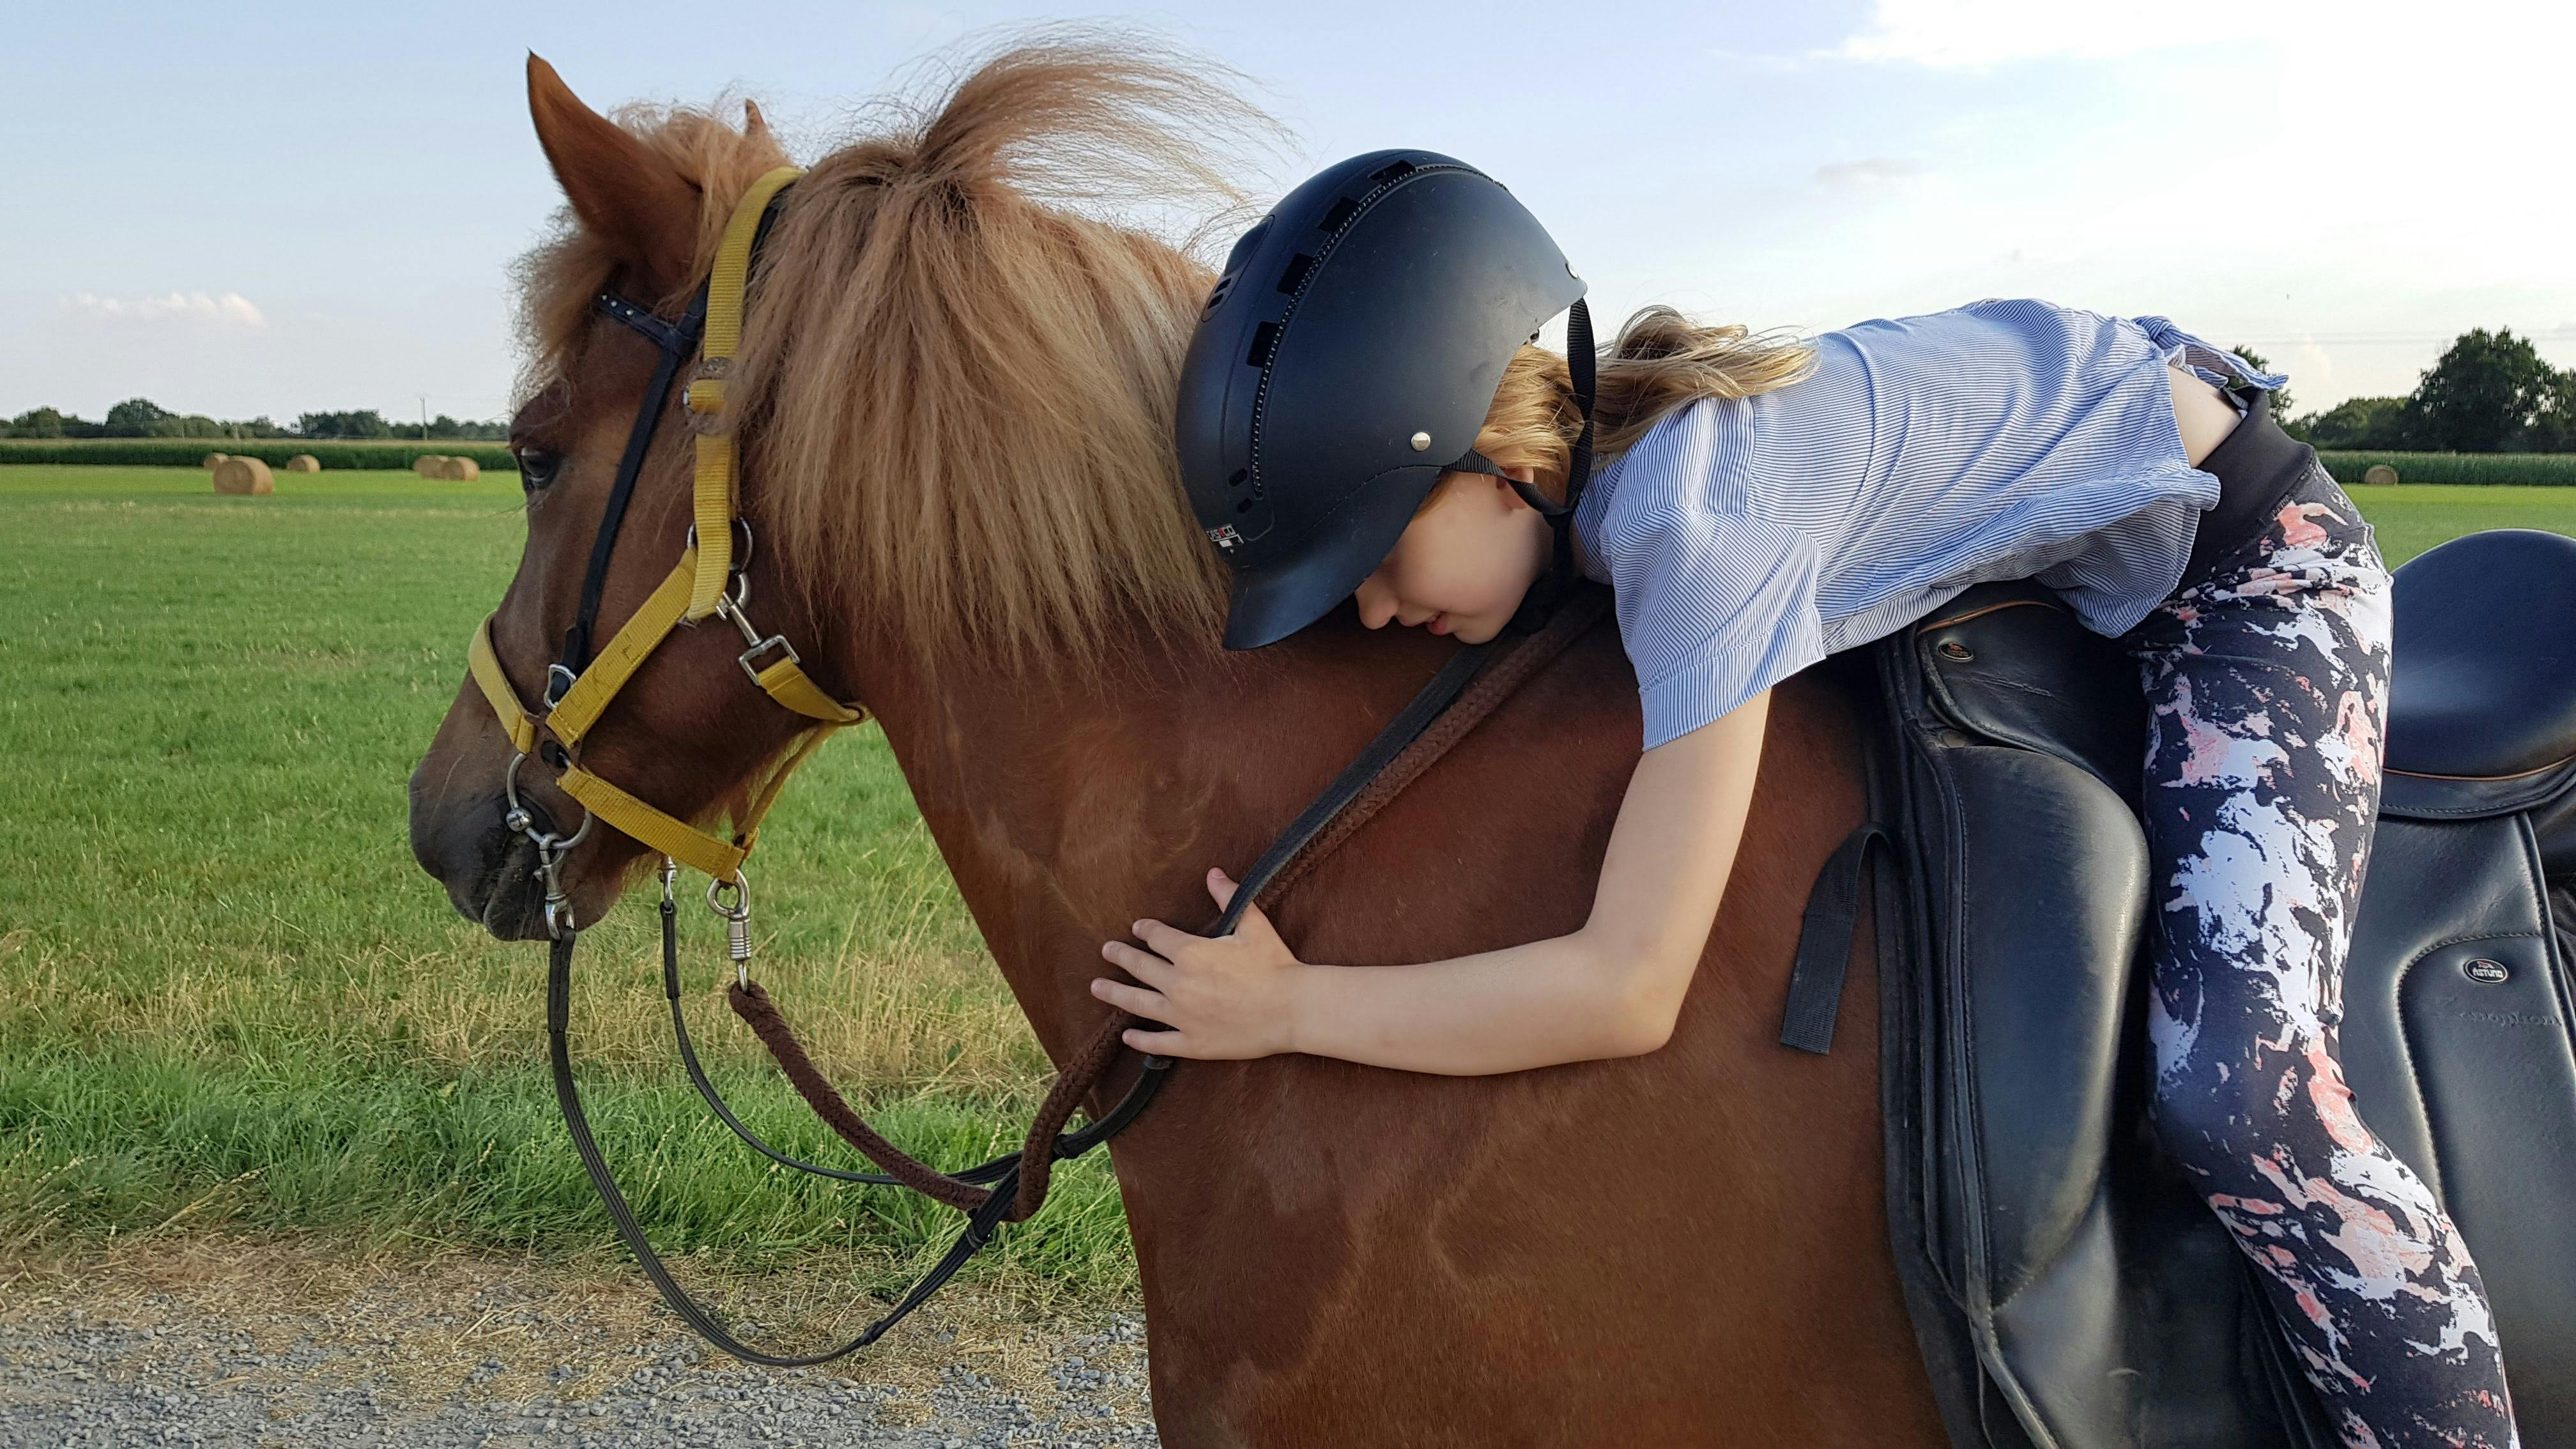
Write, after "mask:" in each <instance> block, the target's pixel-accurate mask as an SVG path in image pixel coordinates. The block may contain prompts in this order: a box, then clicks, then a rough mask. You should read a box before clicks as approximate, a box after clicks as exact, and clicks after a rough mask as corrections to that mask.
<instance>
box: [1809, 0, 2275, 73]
mask: <svg viewBox="0 0 2576 1449" xmlns="http://www.w3.org/2000/svg"><path fill="white" fill-rule="evenodd" d="M2296 8H2298V6H2297V0H2287V3H2275V4H2274V5H2272V6H2269V7H2265V9H2263V10H2261V11H2255V12H2248V11H2225V12H2220V11H2213V10H2211V9H2209V8H2208V7H2207V6H2204V5H2186V4H2178V3H2174V0H2086V3H2083V4H2068V3H2066V0H1877V5H1876V6H1875V8H1874V11H1873V13H1872V15H1871V17H1870V24H1869V26H1868V28H1867V29H1865V30H1862V31H1861V32H1859V33H1858V34H1855V35H1852V36H1849V37H1847V38H1845V39H1844V41H1843V43H1842V44H1841V45H1839V46H1836V47H1834V48H1833V49H1831V50H1824V51H1818V52H1816V54H1817V56H1818V57H1819V58H1821V59H1829V60H1857V61H1879V62H1889V61H1893V62H1901V63H1910V64H1914V65H1925V66H1932V67H1935V68H1939V69H1945V70H1946V69H1965V68H1974V67H1981V66H1991V65H2001V64H2006V63H2009V62H2012V61H2021V60H2039V59H2044V58H2061V57H2062V58H2067V59H2074V60H2107V59H2110V58H2113V57H2116V56H2124V55H2138V54H2142V53H2145V52H2148V51H2156V50H2171V49H2177V48H2180V47H2184V46H2201V45H2217V46H2224V45H2242V44H2243V43H2245V42H2246V41H2247V40H2248V39H2252V38H2268V37H2269V36H2270V35H2276V34H2278V33H2279V31H2280V30H2281V29H2282V28H2285V24H2286V21H2287V19H2288V17H2287V15H2286V14H2285V13H2284V12H2286V11H2289V10H2294V9H2296Z"/></svg>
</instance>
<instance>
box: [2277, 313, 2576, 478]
mask: <svg viewBox="0 0 2576 1449" xmlns="http://www.w3.org/2000/svg"><path fill="white" fill-rule="evenodd" d="M2237 355H2238V356H2239V357H2242V358H2244V359H2245V360H2246V361H2248V362H2251V363H2253V364H2254V365H2255V366H2256V367H2266V368H2267V370H2268V367H2267V364H2265V363H2264V362H2263V361H2262V359H2260V358H2259V357H2257V356H2255V355H2254V354H2253V353H2251V352H2248V351H2246V350H2245V349H2243V348H2238V349H2237ZM2274 396H2275V402H2274V409H2273V410H2274V412H2275V413H2276V414H2280V415H2283V416H2285V417H2286V415H2287V414H2288V413H2289V408H2288V406H2287V400H2286V398H2285V397H2283V396H2282V395H2280V394H2275V395H2274ZM2283 426H2284V427H2286V428H2287V429H2288V430H2289V431H2290V433H2291V434H2292V436H2294V437H2298V438H2300V439H2303V440H2305V441H2306V442H2308V443H2311V444H2313V445H2315V446H2317V447H2320V448H2353V449H2368V450H2371V451H2375V452H2376V451H2384V452H2401V453H2406V452H2424V453H2576V368H2555V367H2551V366H2550V365H2549V364H2548V363H2547V362H2545V361H2542V360H2541V356H2540V352H2539V350H2538V349H2537V348H2534V347H2533V346H2532V345H2531V342H2530V339H2528V338H2523V337H2516V336H2514V335H2513V330H2512V329H2511V328H2507V327H2500V328H2497V329H2496V330H2495V331H2493V332H2489V331H2487V330H2486V329H2485V328H2483V327H2480V328H2477V329H2475V330H2473V331H2469V332H2463V333H2461V334H2460V335H2459V336H2458V337H2456V338H2454V339H2453V340H2452V342H2451V345H2450V347H2449V348H2448V349H2447V350H2445V351H2444V352H2443V353H2442V356H2441V358H2440V359H2439V360H2438V361H2436V362H2435V363H2434V364H2433V365H2432V366H2431V367H2428V368H2426V369H2425V370H2424V372H2423V374H2422V376H2421V377H2420V379H2419V380H2418V381H2417V382H2416V384H2415V390H2414V391H2413V392H2411V393H2409V394H2407V395H2406V396H2404V397H2355V398H2346V399H2344V400H2343V401H2342V402H2339V403H2337V404H2335V405H2334V406H2333V407H2330V408H2326V409H2324V410H2323V411H2320V412H2311V413H2307V414H2305V415H2303V416H2300V417H2297V418H2294V419H2289V420H2288V421H2286V422H2285V423H2284V424H2283Z"/></svg>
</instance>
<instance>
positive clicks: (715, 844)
mask: <svg viewBox="0 0 2576 1449" xmlns="http://www.w3.org/2000/svg"><path fill="white" fill-rule="evenodd" d="M798 174H799V173H798V172H797V170H796V168H794V167H792V166H782V167H780V168H778V169H777V170H775V171H772V172H770V173H769V174H768V175H766V176H763V177H761V178H760V179H759V180H758V181H756V182H754V183H752V186H751V189H750V190H749V191H748V192H746V193H744V195H743V198H742V201H741V202H740V203H739V204H738V205H736V206H735V207H734V212H733V216H732V218H731V219H730V220H728V221H727V222H726V224H725V233H724V241H723V244H722V245H721V246H719V247H718V248H717V250H716V259H715V268H714V270H713V272H712V273H711V274H710V275H709V276H708V278H707V294H706V314H705V315H706V324H705V333H704V337H703V340H702V342H701V346H700V351H699V357H698V364H697V367H696V369H695V370H694V371H693V372H692V373H691V375H690V380H689V385H688V387H687V389H686V390H685V391H684V392H683V393H682V394H681V406H682V407H683V408H684V409H685V411H686V414H687V416H688V420H689V428H690V431H691V432H693V433H694V434H696V448H697V483H696V488H695V515H696V519H695V524H694V526H693V528H692V533H693V535H694V538H693V542H692V543H691V545H690V547H689V548H688V549H687V550H686V551H684V552H683V553H682V554H681V555H680V561H679V564H678V565H677V566H676V567H674V568H673V569H672V570H671V573H670V576H669V577H667V578H665V579H664V580H663V581H662V584H661V586H660V587H659V588H656V589H655V590H654V591H653V595H652V597H651V598H648V599H646V600H645V601H644V605H643V607H641V608H639V609H637V610H636V611H635V614H634V616H633V617H632V618H630V619H628V620H627V621H626V622H625V624H624V625H622V626H621V627H619V629H618V630H617V632H616V634H615V635H613V636H612V637H611V638H610V639H609V641H608V643H607V645H606V646H605V647H604V648H602V649H601V650H600V651H599V654H598V657H597V658H595V659H593V660H591V661H589V663H588V664H587V666H586V667H584V668H583V669H582V670H581V672H580V673H579V674H578V675H577V676H574V677H573V678H572V679H571V681H570V683H569V684H568V686H567V687H565V688H564V689H562V690H561V691H560V693H557V692H555V691H551V690H550V691H549V695H550V697H551V702H550V704H549V706H548V707H547V708H546V709H545V710H544V711H543V712H542V713H540V712H539V711H536V710H532V709H529V708H528V707H527V705H526V704H525V703H523V702H522V701H521V700H520V698H519V694H518V691H517V690H516V689H515V688H513V687H512V685H511V683H510V676H509V674H508V672H507V671H505V670H504V669H503V668H502V667H501V658H500V655H499V654H498V653H496V652H495V651H494V649H493V647H492V621H491V620H490V619H488V618H487V619H485V620H484V621H483V623H482V624H481V625H480V626H479V627H478V628H476V629H475V631H474V642H473V645H472V647H471V648H470V649H469V651H468V652H467V656H466V658H467V662H468V665H469V667H470V669H471V671H472V673H473V675H474V682H475V683H476V684H477V685H479V686H480V687H481V688H482V691H483V697H484V698H485V699H486V700H488V701H489V702H490V703H491V706H492V712H493V714H494V715H495V716H496V717H497V718H498V719H499V720H500V722H501V728H502V729H503V730H505V731H507V732H508V734H509V736H510V743H511V745H512V746H513V747H514V748H515V749H517V750H518V752H519V758H518V759H517V760H514V761H512V763H511V767H510V768H511V784H510V787H509V789H510V795H511V799H512V809H513V814H512V823H513V826H514V828H518V829H520V830H521V831H522V832H523V833H525V834H527V835H528V836H529V838H531V839H532V840H535V841H536V842H537V849H538V855H539V863H540V866H541V867H542V868H543V869H544V871H545V874H546V880H547V903H546V924H547V929H548V930H549V931H550V932H555V933H557V934H561V933H563V932H568V931H570V930H572V929H574V922H573V921H572V919H571V917H570V915H569V914H568V913H563V912H561V911H560V909H559V908H560V907H561V906H562V905H563V901H564V896H563V893H562V892H561V890H560V889H559V886H558V883H557V881H556V876H557V874H558V872H559V871H560V870H561V867H562V862H563V856H564V854H565V853H566V852H569V851H570V850H571V848H572V847H573V846H574V845H575V844H578V843H579V842H580V841H581V840H582V839H583V838H584V837H585V836H587V835H588V834H589V833H590V827H591V824H592V821H593V820H594V819H595V820H605V821H606V822H608V824H609V825H611V826H612V827H614V828H616V829H618V830H621V831H624V832H625V833H626V834H628V835H630V836H632V837H634V838H635V839H636V840H637V841H640V842H641V843H642V844H643V845H645V846H646V847H647V848H648V849H651V850H653V851H656V852H658V853H660V854H661V855H662V856H664V857H665V858H666V859H667V860H676V861H680V862H683V863H686V864H687V865H689V866H691V867H693V868H695V869H697V870H699V871H702V872H704V873H705V874H707V875H709V876H711V877H713V878H714V881H713V884H712V885H711V886H710V888H709V898H710V900H711V901H714V900H716V899H717V892H718V891H720V890H724V889H730V890H731V891H732V893H733V897H734V901H735V905H734V906H733V907H732V908H728V907H726V906H725V905H723V904H722V903H721V902H719V903H718V904H717V909H718V910H719V911H720V912H723V913H724V914H726V915H727V916H728V917H729V918H731V919H732V920H733V921H734V924H735V926H736V930H737V934H740V931H741V928H742V926H743V922H744V919H745V917H746V916H747V910H748V907H747V903H746V902H745V900H744V892H745V889H746V887H745V884H744V881H743V877H742V863H743V860H744V858H745V857H747V856H749V855H750V854H751V847H752V843H753V841H754V840H755V839H756V838H757V837H758V835H759V830H760V819H761V817H762V816H763V815H765V814H767V813H768V810H769V807H770V805H771V803H772V802H774V801H775V800H776V799H777V798H778V792H779V790H780V788H781V787H783V786H784V785H785V784H786V783H787V777H788V776H789V775H790V774H792V773H794V771H795V769H796V767H797V766H798V765H800V764H803V763H804V761H805V759H806V757H807V756H808V755H811V754H812V753H813V752H814V749H815V747H816V746H818V745H820V744H821V743H822V742H823V740H824V738H825V737H826V736H828V735H829V734H831V732H832V731H834V730H836V729H839V728H841V727H842V726H844V725H851V724H856V723H858V722H859V721H860V720H863V719H865V718H867V711H866V710H865V709H863V708H861V707H860V706H858V705H855V704H842V703H840V702H839V701H837V700H834V699H833V698H832V697H831V696H830V695H827V694H825V693H824V692H823V691H822V689H821V688H820V687H819V686H817V685H816V684H815V683H814V681H813V680H812V679H811V678H809V677H807V675H806V673H805V670H804V667H803V664H802V661H801V660H799V658H798V657H797V654H796V650H795V649H794V648H793V647H792V646H790V645H789V644H788V642H787V640H786V639H785V638H784V637H783V636H781V635H777V634H770V635H763V634H762V633H761V632H760V630H759V629H757V628H756V627H754V626H753V624H752V622H751V619H750V617H749V616H748V615H747V614H746V613H745V612H744V606H745V603H746V602H747V600H748V598H749V594H750V579H749V576H748V574H740V575H737V574H736V572H735V570H736V568H737V567H738V565H737V561H736V560H735V559H734V558H733V539H734V530H735V529H736V528H737V527H738V526H740V521H741V500H740V493H739V489H738V487H737V482H736V473H735V454H734V439H733V425H732V422H731V421H730V420H729V419H728V418H726V416H725V403H726V394H725V384H726V380H727V378H728V376H729V375H730V374H731V372H732V370H733V360H734V353H735V351H736V349H738V348H739V347H740V345H741V342H742V301H743V289H744V286H745V284H746V282H747V281H748V279H749V275H750V271H751V253H752V245H753V242H754V240H755V239H756V238H757V236H758V235H759V231H760V220H761V216H762V214H763V213H764V212H765V211H766V210H767V209H768V207H769V204H770V201H771V198H773V197H774V196H776V195H777V193H778V191H779V189H780V188H781V187H784V186H785V185H786V184H787V183H788V182H790V181H793V180H795V179H796V177H797V175H798ZM656 412H657V413H658V408H657V409H656ZM654 420H655V419H654V418H653V417H650V416H648V417H647V418H644V419H641V420H639V421H638V423H637V427H638V428H639V429H641V430H644V432H645V434H646V436H648V437H649V436H650V429H651V428H652V426H653V422H654ZM747 563H748V560H743V561H742V564H744V565H747ZM710 614H715V615H719V616H722V617H724V618H727V619H730V620H731V621H732V622H733V624H734V627H735V628H737V629H739V630H741V631H742V638H743V643H744V644H745V645H746V646H747V647H745V648H744V650H743V651H742V654H741V656H740V658H739V662H740V664H741V665H742V672H743V673H744V674H745V675H747V676H749V678H750V679H751V682H752V683H754V684H757V685H759V686H760V688H761V689H762V690H763V691H764V692H765V693H767V694H768V695H769V697H770V698H771V699H774V700H776V701H778V703H779V704H780V705H782V706H784V707H786V708H788V709H791V710H794V711H795V712H796V713H798V714H801V715H803V716H805V717H806V718H808V719H811V720H813V721H814V723H813V724H812V725H810V726H808V727H807V728H806V729H805V731H804V732H803V733H802V734H801V735H799V736H798V737H797V740H796V743H795V744H794V746H793V747H792V748H790V749H789V750H788V752H787V754H786V756H785V758H784V759H782V760H781V761H780V762H779V765H778V767H777V768H776V769H775V770H773V771H772V772H771V773H770V776H769V779H768V780H767V781H766V782H765V783H764V784H762V785H761V786H760V788H759V789H758V790H756V791H755V792H754V793H753V795H752V799H751V803H750V805H749V806H748V807H747V808H746V809H745V810H744V811H743V812H742V814H741V816H740V817H739V818H738V819H737V820H736V821H735V829H734V833H733V835H732V836H731V837H730V838H727V837H723V836H718V835H715V834H712V833H710V832H708V831H705V830H701V829H699V828H698V827H697V826H695V825H692V824H690V823H689V822H688V821H685V820H682V819H680V818H679V817H678V816H675V815H673V814H671V813H670V812H668V811H665V810H662V809H660V808H658V807H656V806H653V805H648V804H646V803H645V802H644V801H642V800H639V799H637V798H636V797H635V796H633V795H631V794H628V793H627V792H626V791H624V790H621V789H619V788H618V787H617V786H615V785H613V784H610V783H609V782H608V781H606V780H603V779H601V778H600V777H599V776H597V775H594V774H592V773H590V772H589V771H588V770H585V769H583V768H582V766H581V753H580V751H581V741H582V737H583V736H584V735H586V734H588V733H589V732H590V729H591V727H592V726H593V725H596V724H597V723H598V722H599V717H600V715H601V714H602V713H603V712H605V711H606V710H607V708H608V705H609V701H611V700H613V699H615V698H616V697H617V694H618V691H619V690H621V689H624V688H625V687H626V683H627V681H628V680H630V679H632V678H634V676H635V671H636V670H638V669H640V668H642V667H643V664H644V661H645V660H646V659H648V658H650V657H652V654H653V651H654V650H655V649H657V648H659V647H661V644H662V641H663V640H664V639H666V638H668V637H670V633H671V630H672V629H673V628H674V627H676V626H678V625H680V624H683V623H686V624H691V625H694V624H696V623H697V622H698V621H699V620H701V619H704V618H705V617H707V616H708V615H710ZM763 660H766V661H768V662H766V663H763V662H762V661H763ZM547 737H551V738H553V739H554V740H555V741H556V742H557V743H559V744H560V745H561V746H562V748H563V750H564V754H563V756H562V758H563V760H564V761H565V762H566V763H565V764H564V767H563V772H562V775H561V777H560V778H559V779H558V780H557V782H556V783H557V784H558V785H559V786H560V787H561V788H562V790H563V792H564V793H565V794H567V795H569V796H571V797H572V798H573V799H574V800H576V801H578V802H580V804H581V806H582V808H583V809H584V810H585V811H587V812H589V817H590V818H588V819H585V820H584V821H583V822H582V825H581V828H580V829H579V830H578V831H576V832H574V833H573V834H572V835H570V836H568V837H556V836H553V835H546V834H541V833H540V832H538V831H536V830H535V829H534V827H533V825H531V824H528V823H525V822H526V821H527V819H528V817H527V815H526V813H525V811H524V810H523V809H521V808H520V807H519V806H518V805H517V785H516V781H517V772H518V769H519V767H520V765H522V764H523V763H525V761H526V759H527V757H528V756H529V755H531V754H533V753H535V752H536V750H537V748H538V745H539V743H540V742H541V741H542V740H543V739H545V738H547ZM735 959H736V960H737V961H739V960H740V959H742V955H741V954H737V955H736V958H735Z"/></svg>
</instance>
